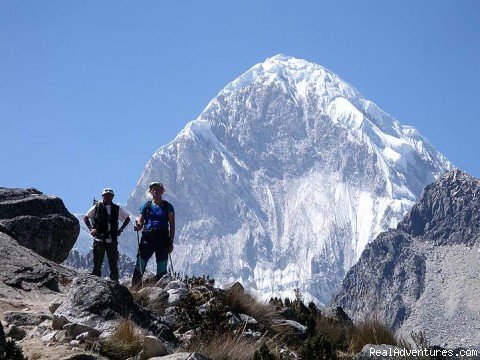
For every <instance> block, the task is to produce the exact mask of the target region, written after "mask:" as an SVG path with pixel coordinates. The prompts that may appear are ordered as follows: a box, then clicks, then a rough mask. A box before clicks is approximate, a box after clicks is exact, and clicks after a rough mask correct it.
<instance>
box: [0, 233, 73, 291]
mask: <svg viewBox="0 0 480 360" xmlns="http://www.w3.org/2000/svg"><path fill="white" fill-rule="evenodd" d="M0 258H1V259H2V261H1V262H0V288H2V287H5V289H7V290H8V288H16V289H21V290H25V291H32V290H40V291H47V292H51V291H55V292H59V291H61V290H62V288H63V285H62V282H63V280H66V279H69V278H73V276H75V271H73V270H70V269H67V268H64V267H62V266H60V265H58V264H56V263H54V262H52V261H48V260H47V259H45V258H44V257H42V256H40V255H38V254H37V253H35V252H34V251H32V250H30V249H27V248H25V247H23V246H20V245H19V243H18V242H17V241H16V240H15V239H13V238H12V237H10V236H8V235H7V234H4V233H2V232H0ZM6 296H9V294H8V292H7V293H6Z"/></svg>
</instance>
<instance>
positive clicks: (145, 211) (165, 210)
mask: <svg viewBox="0 0 480 360" xmlns="http://www.w3.org/2000/svg"><path fill="white" fill-rule="evenodd" d="M151 206H152V200H148V201H147V202H146V203H145V209H143V211H142V215H143V219H144V221H145V220H147V217H148V215H150V211H152V208H151ZM169 206H170V203H169V202H168V201H167V200H162V204H161V207H162V213H164V214H167V220H168V208H169Z"/></svg>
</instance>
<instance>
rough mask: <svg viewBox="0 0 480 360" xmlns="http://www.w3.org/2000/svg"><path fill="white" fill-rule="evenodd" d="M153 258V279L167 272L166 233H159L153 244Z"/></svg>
mask: <svg viewBox="0 0 480 360" xmlns="http://www.w3.org/2000/svg"><path fill="white" fill-rule="evenodd" d="M155 245H156V246H155V260H156V261H157V273H156V275H155V279H157V280H159V279H160V278H161V277H162V276H163V275H165V274H166V273H167V263H168V248H167V246H168V234H166V233H165V234H164V233H161V234H160V235H159V236H158V238H157V241H156V244H155Z"/></svg>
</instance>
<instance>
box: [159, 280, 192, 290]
mask: <svg viewBox="0 0 480 360" xmlns="http://www.w3.org/2000/svg"><path fill="white" fill-rule="evenodd" d="M178 289H181V290H188V289H187V285H185V283H184V282H183V281H181V280H173V281H170V282H169V283H168V284H167V286H165V288H164V289H163V290H165V291H168V290H178Z"/></svg>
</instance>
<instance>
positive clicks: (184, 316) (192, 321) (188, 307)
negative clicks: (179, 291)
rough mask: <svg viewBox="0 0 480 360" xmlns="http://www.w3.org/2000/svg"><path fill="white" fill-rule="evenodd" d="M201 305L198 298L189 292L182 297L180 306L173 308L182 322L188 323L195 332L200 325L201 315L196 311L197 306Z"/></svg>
mask: <svg viewBox="0 0 480 360" xmlns="http://www.w3.org/2000/svg"><path fill="white" fill-rule="evenodd" d="M200 305H201V302H200V300H199V299H198V298H197V297H196V296H195V295H194V294H193V293H191V292H189V293H188V294H187V295H185V297H184V298H183V299H182V306H181V307H177V308H176V309H175V311H176V316H177V318H178V320H179V321H180V322H181V323H182V324H188V326H190V327H191V328H192V329H193V331H194V332H195V334H197V329H198V328H199V327H200V326H201V325H202V321H203V317H202V315H200V313H199V312H198V306H200Z"/></svg>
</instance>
